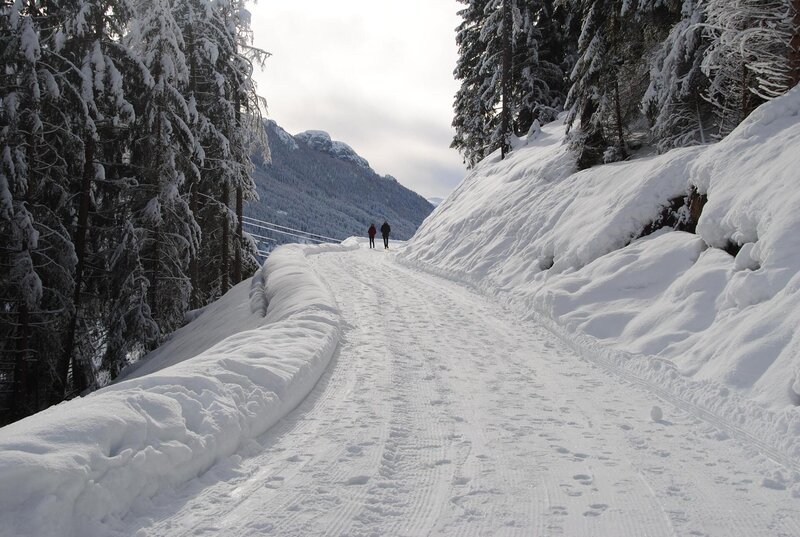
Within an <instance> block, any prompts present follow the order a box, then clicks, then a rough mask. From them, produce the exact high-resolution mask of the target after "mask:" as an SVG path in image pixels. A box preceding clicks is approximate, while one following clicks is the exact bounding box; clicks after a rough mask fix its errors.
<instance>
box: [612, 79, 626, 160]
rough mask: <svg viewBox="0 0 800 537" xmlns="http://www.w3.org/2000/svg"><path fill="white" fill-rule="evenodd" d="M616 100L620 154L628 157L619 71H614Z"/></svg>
mask: <svg viewBox="0 0 800 537" xmlns="http://www.w3.org/2000/svg"><path fill="white" fill-rule="evenodd" d="M614 100H615V101H616V102H615V103H614V104H615V107H614V108H615V110H614V112H615V115H616V122H617V139H618V143H619V151H620V155H621V156H622V158H623V159H626V158H628V152H627V150H626V149H625V133H624V132H623V129H622V104H621V103H620V101H619V73H618V72H617V73H614Z"/></svg>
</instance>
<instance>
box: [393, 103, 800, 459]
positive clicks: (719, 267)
mask: <svg viewBox="0 0 800 537" xmlns="http://www.w3.org/2000/svg"><path fill="white" fill-rule="evenodd" d="M798 113H800V88H797V89H795V90H793V91H792V92H790V93H789V94H788V95H786V96H784V97H782V98H780V99H776V100H775V101H773V102H770V103H768V104H766V105H764V106H762V107H760V108H758V109H757V110H756V111H755V112H754V113H753V114H752V115H751V116H750V117H749V118H748V120H747V121H745V122H744V123H743V124H742V125H741V126H740V127H739V128H738V129H736V130H735V131H734V132H733V133H732V134H731V135H729V136H728V137H727V138H726V139H724V140H723V141H721V142H719V143H717V144H714V145H708V146H703V147H694V148H687V149H679V150H674V151H671V152H669V153H666V154H664V155H660V156H654V157H648V158H642V159H639V160H634V161H630V162H624V163H616V164H609V165H604V166H598V167H595V168H591V169H589V170H584V171H580V172H577V171H576V170H575V167H574V156H573V155H571V154H570V153H569V150H568V148H567V146H566V145H565V144H564V143H563V139H564V126H563V124H562V123H560V122H555V123H553V124H549V125H546V126H544V127H543V128H542V129H541V130H535V131H533V132H532V133H531V134H530V135H529V136H528V137H526V138H523V139H520V140H515V141H514V143H515V146H516V149H515V150H514V151H512V152H511V153H510V154H509V155H508V156H507V157H506V159H505V160H500V157H499V154H497V153H495V154H492V155H490V156H489V157H487V158H486V159H485V160H484V161H483V162H481V163H480V164H479V165H478V166H476V168H475V169H474V170H473V171H472V172H471V173H470V174H469V175H468V176H467V177H466V178H465V179H464V181H463V182H462V183H461V185H460V186H459V187H458V188H457V189H456V190H455V192H454V193H453V194H451V196H450V197H449V198H448V199H446V200H445V201H444V202H443V203H442V204H441V205H440V206H439V207H438V208H437V210H436V211H434V212H433V213H432V215H431V216H430V217H429V218H428V219H427V220H426V221H425V222H424V223H423V224H422V226H421V227H420V229H419V231H418V232H417V234H416V235H415V236H414V238H413V239H412V240H411V241H409V243H408V245H407V247H406V249H405V251H404V252H403V253H402V254H401V260H404V261H405V262H406V263H409V264H413V265H416V266H419V267H421V268H424V269H425V270H429V271H433V272H438V273H440V274H443V275H446V276H448V277H451V278H454V279H457V280H460V281H463V282H466V283H469V284H471V285H473V286H474V287H476V288H478V289H480V290H483V291H485V292H487V293H491V294H498V295H500V296H501V297H505V298H506V299H507V301H508V302H509V303H510V304H512V305H514V306H515V307H517V308H518V309H519V311H521V312H525V313H526V314H529V315H531V316H538V317H540V318H544V319H550V320H551V321H553V326H555V327H556V329H559V330H563V331H564V333H567V334H571V335H572V336H570V337H574V336H586V337H585V338H582V339H581V338H579V339H580V340H581V341H584V342H586V343H587V344H592V342H601V343H602V344H603V346H605V347H608V348H611V349H613V350H617V351H619V353H617V355H618V356H625V357H626V358H625V360H626V361H631V363H633V362H637V364H638V361H637V360H635V359H634V358H636V357H641V356H645V357H653V356H655V357H657V358H658V359H656V360H653V359H652V358H651V359H650V360H649V363H650V364H652V366H651V367H649V369H651V370H652V371H650V372H647V371H645V370H644V369H648V368H647V367H644V366H641V364H639V365H637V366H635V367H636V368H639V370H638V373H637V374H638V375H640V376H645V377H648V376H649V377H650V378H651V380H653V382H659V383H660V382H667V381H666V380H664V379H672V375H674V374H676V373H675V372H677V373H679V374H680V375H679V377H680V378H679V379H676V380H669V382H668V383H671V385H674V386H673V387H674V388H675V389H676V390H683V396H687V397H688V393H689V392H692V393H693V394H694V395H692V397H691V399H692V400H693V401H695V402H700V401H703V402H704V403H703V404H704V405H706V406H714V405H718V404H720V403H719V401H720V400H721V399H723V398H724V396H727V394H728V393H731V392H732V393H734V394H736V395H737V397H742V398H745V399H747V400H748V401H751V402H752V401H755V402H754V403H753V404H752V405H751V406H752V408H751V410H752V412H753V413H755V414H757V413H758V412H759V410H758V409H763V408H765V407H769V408H771V409H772V410H773V411H777V412H778V413H777V414H775V415H774V419H773V418H770V420H769V421H771V426H774V427H773V429H775V430H781V429H782V431H783V433H787V432H788V433H790V434H796V433H797V432H800V419H799V418H798V413H797V412H795V411H794V407H793V405H795V404H798V402H800V395H799V394H800V371H799V370H800V331H798V327H799V326H800V209H798V208H800V183H799V182H798V170H800V120H799V119H800V118H798ZM692 187H695V188H697V190H698V191H699V192H700V193H704V194H707V195H708V203H707V205H706V206H705V208H704V210H703V213H702V216H701V217H700V220H699V224H698V226H697V234H696V235H695V234H691V233H685V232H677V231H673V230H672V229H662V230H659V231H657V232H656V233H654V234H651V235H649V236H647V237H644V238H642V239H639V240H633V239H634V237H636V236H638V235H639V234H640V233H641V232H642V230H643V229H644V228H645V226H646V225H647V224H649V223H651V222H652V221H653V220H655V219H656V218H657V216H658V215H659V213H660V212H661V210H662V208H663V207H665V206H668V204H669V203H668V201H669V200H670V199H672V198H675V197H678V196H681V195H686V194H688V193H689V191H690V189H691V188H692ZM632 241H633V242H632ZM730 245H737V246H741V250H740V251H739V253H738V255H736V257H733V256H731V255H730V254H729V253H727V252H726V251H725V248H726V247H728V246H730ZM728 249H729V248H728ZM656 364H657V365H656ZM630 367H633V366H630ZM643 367H644V369H643ZM656 369H658V370H659V371H660V372H658V371H656ZM666 371H669V372H670V373H669V375H668V374H667V373H665V372H666ZM687 380H688V381H691V382H690V383H687V382H686V381H687ZM692 383H693V384H692ZM698 386H702V389H701V388H698ZM720 394H723V396H720ZM748 404H749V403H748ZM723 406H724V405H723ZM746 406H747V405H746ZM718 410H720V411H722V410H721V407H720V409H718ZM784 443H785V442H784Z"/></svg>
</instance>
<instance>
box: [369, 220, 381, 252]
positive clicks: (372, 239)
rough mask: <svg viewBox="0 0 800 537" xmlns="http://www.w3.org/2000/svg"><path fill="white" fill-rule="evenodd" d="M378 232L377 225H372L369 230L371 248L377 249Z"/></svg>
mask: <svg viewBox="0 0 800 537" xmlns="http://www.w3.org/2000/svg"><path fill="white" fill-rule="evenodd" d="M377 232H378V231H377V230H376V229H375V224H370V225H369V230H367V233H368V234H369V247H370V248H375V234H376V233H377Z"/></svg>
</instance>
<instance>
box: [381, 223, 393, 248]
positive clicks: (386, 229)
mask: <svg viewBox="0 0 800 537" xmlns="http://www.w3.org/2000/svg"><path fill="white" fill-rule="evenodd" d="M391 231H392V228H391V227H389V222H387V221H385V220H384V222H383V225H382V226H381V235H383V248H384V249H387V248H389V233H391Z"/></svg>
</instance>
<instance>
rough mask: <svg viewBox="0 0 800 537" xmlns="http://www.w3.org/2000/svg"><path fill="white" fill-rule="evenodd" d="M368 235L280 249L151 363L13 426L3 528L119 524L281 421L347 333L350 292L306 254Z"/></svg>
mask: <svg viewBox="0 0 800 537" xmlns="http://www.w3.org/2000/svg"><path fill="white" fill-rule="evenodd" d="M351 242H352V241H351ZM355 247H357V246H356V245H355V244H354V243H353V244H351V243H345V244H344V245H342V246H330V245H326V246H316V247H302V246H298V245H290V246H283V247H281V248H279V249H277V250H276V251H275V252H274V253H272V255H270V257H269V260H268V262H267V263H266V265H265V266H264V267H263V268H262V269H261V270H260V271H259V272H258V273H257V274H256V276H255V277H254V278H253V280H252V282H243V283H241V284H240V285H238V286H237V287H235V288H234V289H232V290H231V291H230V292H229V293H228V294H227V295H226V296H225V297H223V298H222V299H220V301H219V302H218V303H216V304H214V305H212V306H210V307H209V308H207V309H206V310H205V311H204V312H202V314H201V315H200V316H199V317H198V318H197V319H196V320H195V321H193V322H192V323H190V324H189V325H187V326H186V327H184V328H182V329H181V330H180V331H178V332H176V334H174V336H173V337H172V338H171V339H170V341H169V342H167V343H166V344H165V346H164V347H163V348H160V349H158V350H157V351H155V352H154V353H153V354H152V355H151V356H150V357H149V358H146V359H145V362H144V363H143V365H142V366H141V367H140V368H139V369H138V370H136V371H134V374H137V375H139V374H140V375H141V376H139V377H137V378H130V379H129V380H125V381H123V382H120V383H118V384H115V385H112V386H109V387H107V388H104V389H102V390H100V391H97V392H95V393H93V394H90V395H88V396H86V397H83V398H80V399H75V400H72V401H69V402H67V403H64V404H61V405H57V406H55V407H51V408H50V409H48V410H46V411H44V412H41V413H39V414H36V415H34V416H31V417H29V418H27V419H24V420H22V421H20V422H17V423H14V424H12V425H9V426H7V427H4V428H2V429H0V535H3V536H12V535H13V536H20V535H35V536H38V537H46V536H59V537H62V536H68V535H105V534H109V533H110V530H111V528H113V527H114V525H115V522H116V521H117V520H119V519H120V518H121V517H123V516H124V515H125V514H126V513H127V512H128V511H129V509H130V508H131V507H132V506H134V505H135V503H136V502H137V501H142V500H145V499H146V498H149V497H151V496H153V495H154V494H155V493H156V492H158V491H159V490H161V489H164V488H165V487H174V486H176V485H179V484H181V483H183V482H186V481H188V480H190V479H192V478H194V477H197V476H198V475H200V474H202V473H203V472H205V471H206V470H207V469H208V468H209V467H211V465H213V464H214V463H215V461H217V460H219V459H220V458H224V457H227V456H230V455H232V454H234V453H235V452H236V451H237V449H238V448H239V447H240V445H241V444H242V443H243V441H245V440H247V439H250V438H253V437H256V436H258V435H261V434H262V433H264V432H265V431H266V430H267V429H269V428H270V427H271V426H272V425H273V424H275V423H276V422H277V421H278V420H279V419H281V418H282V417H283V416H285V415H286V414H287V413H288V412H289V411H290V410H292V409H293V408H294V407H295V406H297V404H299V403H300V401H301V400H302V399H303V398H304V397H305V396H306V395H307V394H308V393H309V392H310V391H311V389H312V388H313V386H314V385H315V384H316V382H317V380H318V379H319V378H320V376H321V374H322V372H323V371H324V370H325V368H326V366H327V364H328V362H329V360H330V358H331V356H332V354H333V352H334V350H335V348H336V346H337V344H338V340H339V335H340V314H339V311H338V309H337V307H336V303H335V301H334V298H333V297H332V296H331V294H330V292H329V291H328V290H327V288H326V287H325V286H324V285H323V284H322V283H321V282H320V281H319V279H318V278H317V277H316V276H315V275H314V273H313V272H312V271H311V269H310V267H309V266H308V261H307V260H306V256H308V255H312V254H315V253H319V252H321V251H327V250H330V249H351V248H355ZM248 294H249V296H248ZM214 341H216V343H214ZM145 373H147V374H145Z"/></svg>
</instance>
